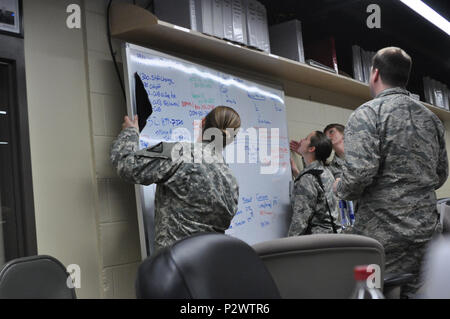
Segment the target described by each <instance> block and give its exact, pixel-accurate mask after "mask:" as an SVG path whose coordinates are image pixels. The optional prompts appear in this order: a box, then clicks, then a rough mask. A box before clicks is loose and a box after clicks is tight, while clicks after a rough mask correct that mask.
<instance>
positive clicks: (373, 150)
mask: <svg viewBox="0 0 450 319" xmlns="http://www.w3.org/2000/svg"><path fill="white" fill-rule="evenodd" d="M344 134H345V137H344V149H345V163H344V165H343V166H342V174H341V181H340V182H339V183H338V185H337V192H336V195H337V197H339V198H340V199H345V200H353V199H357V198H359V196H360V195H361V194H362V192H363V191H364V189H365V188H366V187H367V186H368V185H370V184H371V183H372V181H373V179H374V177H375V176H376V175H377V173H378V168H379V166H380V158H381V155H380V140H379V137H378V132H377V119H376V113H375V112H374V111H373V110H372V109H371V108H369V107H365V106H362V107H360V108H359V109H357V110H356V111H355V112H353V113H352V115H351V116H350V118H349V120H348V123H347V126H346V127H345V133H344Z"/></svg>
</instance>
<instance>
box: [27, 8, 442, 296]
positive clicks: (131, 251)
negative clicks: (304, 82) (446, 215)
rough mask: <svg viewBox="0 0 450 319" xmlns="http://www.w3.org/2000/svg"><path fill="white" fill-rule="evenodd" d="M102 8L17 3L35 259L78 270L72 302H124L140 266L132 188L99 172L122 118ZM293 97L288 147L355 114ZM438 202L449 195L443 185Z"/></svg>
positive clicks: (308, 92)
mask: <svg viewBox="0 0 450 319" xmlns="http://www.w3.org/2000/svg"><path fill="white" fill-rule="evenodd" d="M123 1H127V0H123ZM131 1H132V0H129V2H131ZM107 2H108V1H107V0H84V1H83V0H40V1H36V0H24V14H25V19H24V22H25V58H26V72H27V90H28V101H29V102H28V108H29V110H28V111H29V118H30V142H31V157H32V169H33V188H34V198H35V211H36V227H37V241H38V251H39V253H40V254H50V255H53V256H55V257H57V258H58V259H60V260H61V261H62V262H63V263H64V264H65V265H66V266H67V265H69V264H79V265H80V266H81V271H82V287H81V289H79V290H78V291H77V294H78V296H79V297H81V298H99V297H100V298H134V296H135V294H134V280H135V276H136V271H137V267H138V265H139V262H140V246H139V236H138V226H137V219H136V200H135V195H134V188H133V186H132V185H129V184H125V183H123V182H121V181H120V180H119V179H118V178H117V176H116V174H115V172H114V171H113V169H112V167H111V164H110V162H109V148H110V145H111V142H112V140H113V138H114V137H115V136H116V135H117V133H118V132H119V130H120V126H121V122H122V118H123V116H124V115H125V113H126V108H125V103H124V101H123V98H122V95H121V92H120V89H119V85H118V82H117V78H116V74H115V72H114V68H113V64H112V61H111V58H110V54H109V50H108V44H107V41H106V40H107V38H106V18H105V11H106V4H107ZM71 3H77V4H80V5H81V7H82V15H83V23H82V29H81V30H78V29H72V30H70V29H68V28H66V27H65V21H66V18H67V15H68V14H67V13H66V7H67V5H68V4H71ZM114 47H115V50H117V51H118V53H119V57H118V58H119V60H120V49H119V46H118V43H117V42H114ZM120 68H122V66H121V65H120ZM287 86H289V87H291V84H290V83H287ZM297 90H298V89H297ZM294 91H295V90H294ZM289 92H292V90H291V89H289ZM295 96H297V97H292V96H286V106H287V115H288V130H289V136H290V138H291V139H297V140H298V139H299V138H302V137H304V136H306V135H307V134H308V133H309V132H311V131H312V130H322V129H323V128H324V127H325V125H326V124H328V123H331V122H338V123H343V124H345V123H346V122H347V119H348V116H349V115H350V114H351V110H348V109H344V108H340V107H335V106H331V105H328V103H329V104H338V105H345V104H346V103H347V101H348V103H350V104H355V99H352V98H349V97H342V96H336V95H335V94H331V93H329V92H326V91H323V90H320V89H315V88H310V87H307V86H301V89H300V90H298V92H296V93H295ZM310 100H316V101H320V102H321V103H317V102H311V101H310ZM357 102H358V103H359V101H357ZM358 103H356V104H358ZM446 128H447V136H446V138H447V141H450V136H449V135H448V134H449V132H450V124H448V123H446ZM438 195H439V197H442V196H447V195H450V183H449V182H447V183H446V184H445V186H444V187H443V188H442V189H441V190H439V192H438Z"/></svg>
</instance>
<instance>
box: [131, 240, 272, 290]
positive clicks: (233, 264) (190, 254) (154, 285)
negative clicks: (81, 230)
mask: <svg viewBox="0 0 450 319" xmlns="http://www.w3.org/2000/svg"><path fill="white" fill-rule="evenodd" d="M136 295H137V297H138V298H171V299H185V298H187V299H190V298H193V299H202V298H204V299H230V298H233V299H245V298H255V299H270V298H280V295H279V292H278V289H277V287H276V285H275V283H274V281H273V279H272V277H271V275H270V273H269V272H268V271H267V269H266V267H265V265H264V264H263V262H262V261H261V260H260V258H259V257H258V256H257V255H256V253H255V251H254V250H253V249H252V248H251V247H250V246H249V245H247V244H246V243H245V242H243V241H241V240H239V239H236V238H233V237H230V236H227V235H223V234H198V235H194V236H192V237H189V238H186V239H183V240H181V241H179V242H177V243H175V244H174V245H173V246H171V247H167V248H164V249H162V250H161V251H160V252H159V253H158V254H157V255H156V256H153V257H151V258H147V259H146V260H145V261H144V262H143V263H142V264H141V266H140V267H139V270H138V276H137V280H136Z"/></svg>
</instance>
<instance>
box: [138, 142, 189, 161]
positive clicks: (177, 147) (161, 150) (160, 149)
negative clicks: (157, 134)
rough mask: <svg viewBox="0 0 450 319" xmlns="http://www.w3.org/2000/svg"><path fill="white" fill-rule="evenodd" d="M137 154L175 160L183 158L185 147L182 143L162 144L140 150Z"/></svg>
mask: <svg viewBox="0 0 450 319" xmlns="http://www.w3.org/2000/svg"><path fill="white" fill-rule="evenodd" d="M137 154H138V155H140V156H145V157H157V158H165V159H173V157H182V156H183V147H182V145H181V143H166V142H161V143H159V144H156V145H155V146H152V147H149V148H146V149H143V150H140V151H138V152H137Z"/></svg>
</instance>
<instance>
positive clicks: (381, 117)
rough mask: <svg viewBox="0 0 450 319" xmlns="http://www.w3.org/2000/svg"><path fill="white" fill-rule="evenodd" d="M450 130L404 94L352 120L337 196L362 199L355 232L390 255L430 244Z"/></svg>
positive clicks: (380, 99)
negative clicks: (403, 247)
mask: <svg viewBox="0 0 450 319" xmlns="http://www.w3.org/2000/svg"><path fill="white" fill-rule="evenodd" d="M444 134H445V129H444V126H443V125H442V123H441V121H440V120H439V119H438V117H437V116H436V115H435V114H433V113H432V112H431V111H430V110H428V109H427V108H426V107H425V106H423V105H422V104H421V103H420V102H418V101H415V100H413V99H412V98H410V97H409V93H408V92H407V91H406V90H404V89H401V88H391V89H387V90H385V91H383V92H381V93H380V94H379V95H378V96H377V97H376V98H375V99H374V100H371V101H369V102H367V103H365V104H363V105H362V106H360V107H359V108H358V109H356V110H355V111H354V112H353V113H352V114H351V116H350V118H349V120H348V123H347V125H346V127H345V139H344V143H345V144H344V148H345V159H346V160H345V163H344V166H343V168H342V176H341V181H340V183H339V184H338V186H337V195H338V197H339V198H343V199H348V200H351V199H357V198H358V204H359V208H358V214H357V216H356V222H355V225H354V232H355V233H357V234H362V235H366V236H370V237H373V238H375V239H377V240H378V241H380V242H381V244H383V245H384V247H385V251H386V252H387V253H388V252H389V251H390V250H393V249H395V247H396V245H398V244H399V243H400V242H402V243H405V242H406V243H408V242H409V243H418V244H419V243H424V242H427V241H428V240H430V238H431V236H432V235H433V233H434V231H435V229H436V227H437V223H438V215H437V211H436V195H435V189H437V188H439V187H441V186H442V184H444V182H445V181H446V179H447V176H448V160H447V152H446V149H445V140H444Z"/></svg>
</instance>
